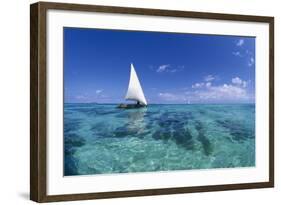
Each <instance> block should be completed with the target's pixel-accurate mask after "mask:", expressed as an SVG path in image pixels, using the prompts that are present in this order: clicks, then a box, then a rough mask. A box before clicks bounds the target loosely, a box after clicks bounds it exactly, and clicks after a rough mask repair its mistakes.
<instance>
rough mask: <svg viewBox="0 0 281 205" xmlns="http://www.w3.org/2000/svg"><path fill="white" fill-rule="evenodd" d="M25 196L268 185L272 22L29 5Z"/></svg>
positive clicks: (76, 197)
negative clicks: (27, 181) (27, 184)
mask: <svg viewBox="0 0 281 205" xmlns="http://www.w3.org/2000/svg"><path fill="white" fill-rule="evenodd" d="M30 14H31V19H30V23H31V24H30V40H31V41H30V42H31V47H30V63H31V86H30V93H31V104H30V109H31V112H30V118H31V138H30V160H31V166H30V176H31V177H30V193H31V194H30V198H31V199H32V200H34V201H37V202H51V201H64V200H82V199H99V198H112V197H130V196H145V195H159V194H176V193H189V192H206V191H220V190H234V189H249V188H265V187H273V186H274V138H273V137H274V81H273V79H274V70H273V69H274V68H273V66H274V65H273V63H274V18H273V17H265V16H247V15H234V14H217V13H201V12H187V11H173V10H156V9H143V8H124V7H108V6H96V5H80V4H62V3H47V2H40V3H36V4H32V5H31V13H30Z"/></svg>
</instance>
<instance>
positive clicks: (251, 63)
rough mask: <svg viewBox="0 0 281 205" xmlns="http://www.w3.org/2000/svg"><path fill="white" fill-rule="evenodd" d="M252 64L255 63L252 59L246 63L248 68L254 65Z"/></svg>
mask: <svg viewBox="0 0 281 205" xmlns="http://www.w3.org/2000/svg"><path fill="white" fill-rule="evenodd" d="M254 63H255V60H254V58H253V57H251V58H250V60H249V62H248V66H249V67H252V65H254Z"/></svg>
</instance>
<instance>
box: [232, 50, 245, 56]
mask: <svg viewBox="0 0 281 205" xmlns="http://www.w3.org/2000/svg"><path fill="white" fill-rule="evenodd" d="M232 54H233V55H235V56H239V57H243V55H242V54H241V52H239V51H233V52H232Z"/></svg>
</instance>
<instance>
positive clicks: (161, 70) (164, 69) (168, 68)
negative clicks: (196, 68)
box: [156, 64, 184, 73]
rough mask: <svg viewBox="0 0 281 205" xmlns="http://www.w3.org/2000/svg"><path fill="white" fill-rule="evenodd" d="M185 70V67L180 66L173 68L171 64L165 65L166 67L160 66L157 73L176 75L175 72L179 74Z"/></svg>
mask: <svg viewBox="0 0 281 205" xmlns="http://www.w3.org/2000/svg"><path fill="white" fill-rule="evenodd" d="M183 69H184V65H180V66H173V67H172V66H171V65H170V64H164V65H160V66H159V67H158V68H157V70H156V72H157V73H164V72H166V73H175V72H179V71H182V70H183Z"/></svg>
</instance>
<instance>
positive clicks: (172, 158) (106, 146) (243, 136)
mask: <svg viewBox="0 0 281 205" xmlns="http://www.w3.org/2000/svg"><path fill="white" fill-rule="evenodd" d="M251 166H255V105H254V104H236V105H149V106H148V107H147V108H141V109H131V110H124V109H118V108H116V105H109V104H78V103H77V104H76V103H75V104H68V103H66V104H65V105H64V175H65V176H70V175H89V174H109V173H129V172H153V171H171V170H191V169H211V168H234V167H251Z"/></svg>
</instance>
